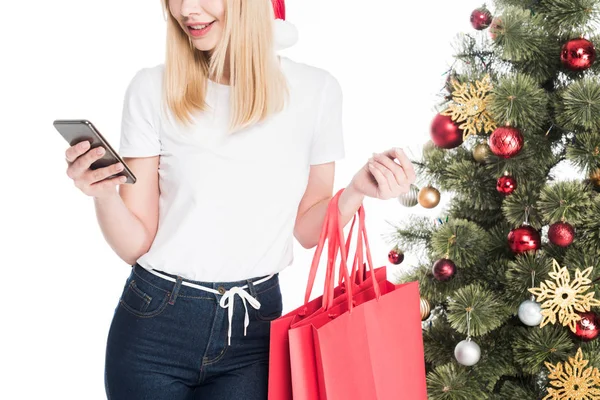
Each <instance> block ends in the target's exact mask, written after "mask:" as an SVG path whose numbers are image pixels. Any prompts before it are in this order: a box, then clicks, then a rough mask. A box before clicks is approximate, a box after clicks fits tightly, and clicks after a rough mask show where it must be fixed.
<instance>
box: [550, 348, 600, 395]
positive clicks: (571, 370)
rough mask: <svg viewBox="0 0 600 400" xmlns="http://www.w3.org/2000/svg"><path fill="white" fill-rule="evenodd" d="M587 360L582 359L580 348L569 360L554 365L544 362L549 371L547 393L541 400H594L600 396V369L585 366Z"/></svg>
mask: <svg viewBox="0 0 600 400" xmlns="http://www.w3.org/2000/svg"><path fill="white" fill-rule="evenodd" d="M588 363H589V361H588V360H584V359H583V352H582V351H581V348H579V350H577V354H576V355H575V357H569V362H568V363H564V367H563V364H562V363H557V364H556V366H554V365H552V364H550V363H548V362H547V363H545V364H546V367H547V368H548V370H549V371H550V374H549V375H548V378H550V379H554V380H553V381H550V385H551V386H553V387H551V388H548V395H546V397H544V399H543V400H595V399H598V398H600V388H598V387H599V386H600V371H598V368H593V367H589V368H587V369H586V368H585V367H586V366H587V365H588Z"/></svg>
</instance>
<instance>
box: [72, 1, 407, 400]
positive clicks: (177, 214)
mask: <svg viewBox="0 0 600 400" xmlns="http://www.w3.org/2000/svg"><path fill="white" fill-rule="evenodd" d="M273 5H274V6H275V7H276V8H275V10H276V13H277V16H283V13H282V11H283V2H282V1H274V4H273ZM273 5H272V4H271V0H252V1H245V0H164V6H165V11H166V13H167V14H168V29H167V38H168V40H167V54H166V60H165V63H164V65H162V64H161V65H158V66H156V67H152V68H144V69H142V70H140V71H139V72H138V73H137V74H136V75H135V77H134V78H133V79H132V81H131V83H130V85H129V87H128V89H127V92H126V98H125V104H124V109H123V121H122V132H121V143H120V144H121V146H120V151H119V153H120V155H121V156H122V157H124V160H125V161H126V162H127V164H128V165H129V166H130V168H131V169H132V171H133V172H134V174H135V175H136V176H137V178H138V180H137V182H136V184H135V185H127V186H120V189H119V190H115V187H116V186H117V185H119V184H120V183H122V182H121V181H119V178H109V177H111V176H112V175H114V174H115V173H118V172H119V171H120V170H121V169H120V166H119V165H113V166H109V167H106V168H102V169H98V170H95V171H91V170H89V166H90V165H91V163H92V162H94V161H95V160H96V159H98V158H100V157H101V154H97V153H96V151H94V152H92V151H88V148H89V143H87V142H83V143H80V144H78V145H76V146H73V147H70V148H69V149H68V150H67V151H66V156H67V161H68V162H69V167H68V170H67V174H68V176H69V177H70V178H72V179H73V180H74V181H75V184H76V185H77V187H78V188H80V189H81V190H82V191H83V192H84V193H85V194H87V195H88V196H92V197H93V198H94V203H95V207H96V213H97V216H98V221H99V224H100V227H101V229H102V231H103V233H104V236H105V238H106V240H107V242H108V243H109V244H110V245H111V247H112V248H113V249H114V251H115V252H116V253H117V254H118V255H119V257H121V258H122V259H123V260H124V261H126V262H127V263H129V264H130V265H132V271H131V274H130V276H129V277H128V278H127V281H126V283H125V287H124V290H123V293H122V295H121V298H120V300H119V304H118V306H117V308H116V310H115V315H114V319H113V321H112V324H111V327H110V332H109V335H108V342H107V348H106V365H105V372H106V373H105V382H106V394H107V396H108V398H109V399H114V400H121V399H127V400H136V399H145V400H151V399H169V400H176V399H192V398H193V399H222V400H227V399H231V400H234V399H236V400H237V399H245V400H254V399H266V398H267V381H268V350H269V322H270V321H271V320H273V319H275V318H277V317H279V316H280V315H281V312H282V302H281V293H280V290H279V282H278V272H280V271H281V270H283V269H284V268H285V267H287V266H288V265H290V264H291V263H292V259H293V255H292V244H293V238H294V237H295V238H296V239H297V240H298V241H299V242H300V244H301V245H302V246H303V247H305V248H307V249H309V248H312V247H314V246H315V245H316V243H317V241H318V238H319V233H320V230H321V226H322V223H323V220H324V216H325V212H326V208H327V204H328V202H329V200H330V199H331V197H332V192H333V181H334V169H335V161H336V160H337V159H340V158H342V157H343V156H344V147H343V138H342V129H341V119H342V118H341V108H342V97H341V89H340V86H339V84H338V82H337V80H336V79H335V78H334V77H333V76H332V75H331V74H329V73H328V72H326V71H324V70H322V69H319V68H315V67H311V66H308V65H305V64H301V63H297V62H294V61H292V60H290V59H288V58H286V57H278V56H277V55H276V51H275V50H276V48H275V45H276V43H274V37H273V36H274V34H273V32H274V22H273V17H274V11H273ZM394 159H397V160H398V161H399V164H398V163H396V162H395V161H394ZM413 181H414V170H413V168H412V165H411V163H410V161H409V160H408V159H407V157H406V155H405V154H404V153H403V152H402V151H401V150H399V149H391V150H388V151H386V152H384V153H381V154H374V156H373V158H371V159H370V160H369V162H368V163H366V164H365V165H364V166H363V167H362V168H361V169H360V170H359V171H358V172H357V173H356V175H355V176H354V178H353V179H352V181H351V182H350V183H349V184H348V186H347V187H346V188H345V189H344V191H343V193H342V195H341V198H340V201H339V209H340V210H339V211H340V218H341V221H342V223H343V224H344V225H345V224H346V223H347V222H348V221H349V220H350V219H351V218H352V216H353V215H354V213H355V212H356V211H357V209H358V208H359V207H360V204H361V203H362V201H363V198H364V196H370V197H375V198H380V199H389V198H391V197H395V196H398V195H400V194H401V193H404V192H406V191H407V190H408V187H409V185H410V183H412V182H413Z"/></svg>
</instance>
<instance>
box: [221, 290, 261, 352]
mask: <svg viewBox="0 0 600 400" xmlns="http://www.w3.org/2000/svg"><path fill="white" fill-rule="evenodd" d="M236 294H237V295H238V296H240V299H242V303H243V304H244V309H245V310H246V314H245V316H244V336H246V328H248V325H250V317H249V316H248V306H247V304H246V301H248V303H250V305H251V306H252V308H254V309H255V310H258V309H260V302H259V301H258V300H257V299H255V298H254V297H252V296H251V295H250V293H248V292H246V291H245V290H244V289H242V288H240V287H237V286H234V287H232V288H231V289H229V290H228V291H226V292H225V293H224V294H223V297H221V301H220V302H219V304H220V305H221V307H223V308H227V316H228V319H229V331H228V334H227V343H228V345H229V346H231V325H232V322H233V310H234V308H235V295H236Z"/></svg>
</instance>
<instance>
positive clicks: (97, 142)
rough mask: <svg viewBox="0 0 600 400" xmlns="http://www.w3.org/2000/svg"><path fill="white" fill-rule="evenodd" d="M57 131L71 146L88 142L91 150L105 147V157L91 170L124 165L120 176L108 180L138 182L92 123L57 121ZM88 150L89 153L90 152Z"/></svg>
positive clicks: (79, 120)
mask: <svg viewBox="0 0 600 400" xmlns="http://www.w3.org/2000/svg"><path fill="white" fill-rule="evenodd" d="M53 125H54V127H55V128H56V130H57V131H58V132H59V133H60V134H61V135H62V137H64V138H65V140H66V141H67V142H68V143H69V145H70V146H74V145H76V144H77V143H80V142H83V141H84V140H87V141H88V142H90V144H91V146H90V149H89V150H91V149H94V148H96V147H99V146H102V147H104V150H105V152H104V155H103V156H102V158H100V159H98V160H96V161H94V162H93V163H92V165H91V166H90V169H92V170H94V169H98V168H104V167H108V166H109V165H112V164H116V163H119V162H120V163H122V164H123V170H122V171H121V172H119V173H118V174H114V175H111V176H109V177H107V178H106V179H110V178H115V177H117V176H125V177H127V180H126V181H125V183H130V184H133V183H135V182H136V178H135V175H133V172H131V170H130V169H129V167H128V166H127V164H125V161H123V159H122V158H121V156H119V155H118V154H117V152H116V151H115V150H114V149H113V148H112V146H111V145H110V144H109V143H108V141H107V140H106V139H104V137H103V136H102V135H101V134H100V132H99V131H98V129H96V127H95V126H94V124H92V123H91V122H90V121H88V120H85V119H57V120H55V121H54V123H53ZM89 150H88V151H89Z"/></svg>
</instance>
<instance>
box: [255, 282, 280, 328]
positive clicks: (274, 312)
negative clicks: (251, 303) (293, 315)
mask: <svg viewBox="0 0 600 400" xmlns="http://www.w3.org/2000/svg"><path fill="white" fill-rule="evenodd" d="M257 289H258V291H257V293H256V299H257V300H258V301H259V302H260V308H259V309H258V310H256V312H255V314H256V319H258V320H260V321H273V320H275V319H277V318H279V317H281V314H282V312H283V301H282V298H281V288H280V286H279V283H276V284H275V285H273V286H271V287H269V288H267V289H265V290H264V291H262V292H261V291H260V286H258V287H257Z"/></svg>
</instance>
